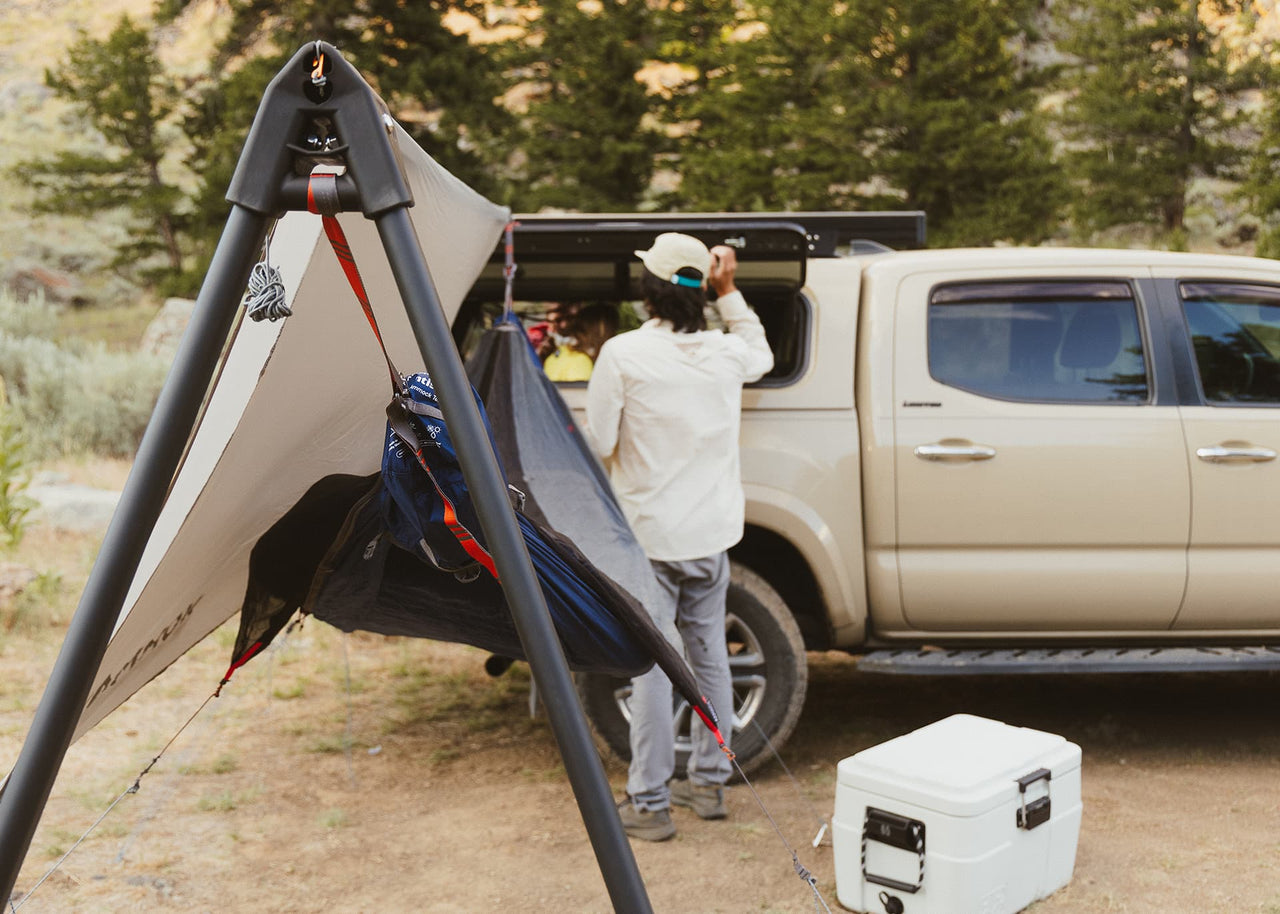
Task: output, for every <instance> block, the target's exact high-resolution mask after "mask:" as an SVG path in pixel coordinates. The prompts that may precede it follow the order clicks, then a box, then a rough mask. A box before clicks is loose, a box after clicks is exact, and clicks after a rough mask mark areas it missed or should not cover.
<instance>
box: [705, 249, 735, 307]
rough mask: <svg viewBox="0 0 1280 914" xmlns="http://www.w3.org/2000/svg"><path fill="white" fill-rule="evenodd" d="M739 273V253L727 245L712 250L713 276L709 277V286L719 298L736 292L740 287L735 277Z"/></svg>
mask: <svg viewBox="0 0 1280 914" xmlns="http://www.w3.org/2000/svg"><path fill="white" fill-rule="evenodd" d="M737 272H738V252H737V251H735V250H734V249H733V248H731V247H729V246H728V245H727V244H717V245H716V246H715V247H713V248H712V249H711V275H710V276H708V277H707V285H709V286H710V287H711V288H712V290H714V291H715V293H716V295H717V296H721V295H728V294H729V293H730V292H736V291H737V290H738V287H737V286H736V285H735V284H734V281H733V277H734V275H735V274H736V273H737Z"/></svg>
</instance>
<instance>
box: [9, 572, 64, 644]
mask: <svg viewBox="0 0 1280 914" xmlns="http://www.w3.org/2000/svg"><path fill="white" fill-rule="evenodd" d="M63 592H64V588H63V585H62V574H61V573H60V572H58V571H42V572H40V573H39V574H37V575H36V576H35V577H34V578H32V579H31V582H30V583H29V584H27V586H26V587H25V588H23V590H22V591H21V592H20V593H19V594H18V595H17V596H16V597H14V599H13V602H12V604H11V605H10V606H9V607H8V608H7V609H2V610H0V628H3V629H4V630H5V631H6V632H9V633H14V632H16V633H19V634H24V635H31V634H36V633H38V632H39V631H41V630H43V629H48V628H50V627H53V626H59V625H61V624H62V623H63V614H62V612H61V609H62V608H63V606H62V601H61V600H60V599H59V598H60V597H61V596H62V595H63Z"/></svg>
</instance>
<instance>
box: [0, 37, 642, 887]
mask: <svg viewBox="0 0 1280 914" xmlns="http://www.w3.org/2000/svg"><path fill="white" fill-rule="evenodd" d="M393 129H394V122H393V121H392V120H391V118H390V115H389V114H388V112H387V110H386V107H385V105H384V104H383V103H382V101H381V99H379V98H378V97H377V95H376V94H375V93H374V92H373V90H372V89H371V88H370V87H369V85H368V84H367V83H366V82H365V81H364V79H363V78H362V77H361V76H360V74H359V73H358V72H357V71H356V70H355V69H354V68H353V67H352V66H351V65H350V64H348V63H347V62H346V61H345V60H343V59H342V57H341V56H340V55H339V54H338V53H337V52H336V50H334V49H333V48H332V47H330V46H329V45H326V44H324V43H322V42H316V43H314V45H313V44H308V45H306V46H304V47H303V48H301V49H300V50H299V51H298V52H297V53H296V54H295V55H294V57H293V58H292V60H290V62H289V63H288V64H287V65H286V66H285V67H284V68H283V69H282V70H281V71H280V73H279V74H278V75H277V76H276V77H275V79H273V80H272V82H271V84H270V85H269V86H268V87H267V90H266V93H265V95H264V97H263V101H262V104H261V106H260V107H259V109H258V113H257V116H256V117H255V119H254V124H253V127H252V129H251V131H250V134H249V137H248V140H247V142H246V144H245V147H244V150H243V152H242V154H241V157H240V161H239V163H238V165H237V168H236V172H235V175H234V177H233V178H232V182H231V187H230V189H229V191H228V193H227V199H228V200H229V201H230V202H231V204H232V210H231V214H230V216H229V218H228V221H227V225H226V227H225V229H224V231H223V234H222V238H221V240H220V241H219V243H218V247H217V250H216V252H215V254H214V257H213V260H212V262H211V264H210V267H209V272H208V274H207V276H206V278H205V282H204V284H203V287H202V288H201V290H200V294H199V296H198V297H197V300H196V305H195V311H194V315H193V319H192V323H191V325H190V327H189V328H188V330H187V332H186V334H185V336H184V337H183V341H182V344H181V346H180V348H179V351H178V354H177V356H176V359H175V364H174V368H173V369H172V371H171V373H170V376H169V378H168V380H167V381H166V383H165V386H164V389H163V390H162V391H161V394H160V398H159V400H158V402H157V405H156V409H155V412H154V414H153V416H152V420H151V423H150V425H149V427H148V429H147V432H146V434H145V435H144V437H143V440H142V443H141V445H140V446H139V449H138V454H137V457H136V459H135V463H134V467H133V471H132V472H131V474H130V476H129V480H128V482H127V483H126V485H125V489H124V492H123V494H122V496H121V500H120V505H119V507H118V509H117V511H116V514H115V516H114V517H113V519H112V522H111V524H110V526H109V527H108V529H107V533H106V537H105V539H104V541H103V546H102V549H101V552H100V553H99V557H98V560H97V562H96V563H95V565H94V568H93V571H92V573H91V574H90V577H89V581H88V583H87V584H86V586H85V590H84V593H83V595H82V597H81V600H80V605H79V607H78V609H77V611H76V614H75V616H74V618H73V619H72V622H71V627H70V629H69V631H68V633H67V637H66V639H65V641H64V644H63V647H62V650H61V652H60V654H59V657H58V660H57V662H56V664H55V666H54V669H53V672H52V674H51V676H50V680H49V684H48V686H47V688H46V691H45V694H44V696H43V698H42V699H41V702H40V705H39V707H38V709H37V711H36V716H35V719H34V721H33V723H32V726H31V730H30V731H29V733H28V736H27V740H26V742H25V743H24V745H23V748H22V752H21V754H20V755H19V758H18V761H17V763H16V765H15V766H14V769H13V772H12V774H11V775H10V778H9V781H8V783H7V785H6V788H5V790H4V794H3V796H2V797H0V890H2V891H3V894H2V895H0V897H3V898H8V897H9V895H10V893H11V892H12V890H13V886H14V883H15V881H16V879H17V876H18V872H19V870H20V868H21V865H22V861H23V858H24V857H25V855H26V853H27V849H28V848H29V846H30V843H31V840H32V837H33V835H34V833H35V829H36V825H37V824H38V821H39V819H40V816H41V813H42V812H43V809H44V806H45V803H46V802H47V800H48V797H49V793H50V791H51V790H52V787H53V783H54V780H55V779H56V777H57V773H58V769H59V767H60V766H61V764H62V760H63V758H64V757H65V754H66V751H67V748H68V746H69V745H70V742H71V739H72V736H73V731H74V728H75V724H76V721H77V719H78V717H79V715H80V712H81V710H82V709H83V708H84V706H85V702H86V699H87V698H88V695H89V691H90V688H91V686H92V682H93V678H94V676H95V674H96V673H97V671H98V668H99V666H100V665H101V663H102V659H103V655H104V653H105V651H106V648H107V644H108V641H109V640H110V638H111V634H112V630H113V627H114V626H115V624H116V621H117V619H118V617H119V615H120V612H121V608H122V606H123V604H124V601H125V598H126V595H127V593H128V590H129V587H130V584H131V582H132V580H133V577H134V575H135V574H136V572H137V569H138V566H139V562H140V560H141V557H142V554H143V550H144V549H145V547H146V545H147V541H148V538H149V537H150V535H151V532H152V530H153V528H154V527H155V524H156V520H157V517H158V516H159V514H160V511H161V509H162V507H163V505H164V502H165V497H166V493H167V492H168V489H169V486H170V483H171V482H172V480H173V479H174V474H175V472H176V471H177V468H178V466H179V463H180V461H181V459H182V455H183V452H184V450H185V448H186V446H187V442H188V440H189V438H190V436H191V434H192V430H193V427H194V425H195V422H196V419H197V416H198V415H199V412H200V408H201V404H202V402H203V400H204V396H205V393H206V391H207V390H208V387H209V384H210V381H211V379H212V378H213V377H214V374H215V371H216V370H217V368H218V364H219V356H220V353H221V351H222V349H223V345H224V343H225V341H226V339H227V337H228V335H229V333H230V331H231V327H232V325H233V323H234V321H235V316H236V311H237V308H238V305H239V301H240V298H241V295H242V293H243V291H244V289H245V287H246V285H247V283H248V279H249V275H250V272H251V271H252V269H253V266H254V263H255V262H256V260H257V257H258V254H259V252H260V251H261V249H262V245H263V242H264V239H265V238H266V235H267V231H268V227H269V224H270V222H271V220H272V219H274V218H276V217H277V216H279V215H280V214H282V213H284V212H288V211H296V210H306V209H307V208H308V199H307V186H308V180H307V175H309V174H310V172H311V169H312V168H313V167H314V166H315V165H317V164H330V165H336V166H341V167H342V168H343V169H345V170H344V171H343V173H342V174H340V175H339V176H338V177H337V179H336V181H335V182H333V185H332V186H333V193H332V195H331V196H332V199H330V200H329V201H327V203H328V206H329V207H330V208H332V209H335V210H343V211H359V212H362V213H363V214H364V215H365V217H366V218H368V219H370V220H371V221H373V222H374V224H375V226H376V228H377V231H378V236H379V239H380V240H381V243H382V246H383V249H384V251H385V253H386V256H387V260H388V262H389V264H390V267H391V272H392V274H393V276H394V278H395V283H396V286H397V288H398V290H399V293H400V296H401V299H402V301H403V303H404V307H405V311H406V314H407V317H408V320H409V324H410V326H411V328H412V330H413V335H414V338H415V340H416V341H417V344H418V348H419V350H420V352H421V355H422V358H423V362H424V364H425V366H426V368H427V371H428V373H429V374H430V375H431V377H432V379H433V381H434V383H435V389H436V392H437V394H438V396H439V400H440V405H441V409H442V411H443V413H444V416H445V418H446V421H447V422H448V423H449V427H450V430H451V433H452V435H453V439H454V442H455V444H456V447H457V452H458V460H459V463H460V464H461V467H462V471H463V474H464V476H465V478H466V481H467V485H468V487H469V489H470V491H471V493H472V496H473V498H474V501H475V506H476V511H477V514H478V515H479V518H480V523H481V527H482V528H483V531H484V534H485V537H486V540H487V542H488V544H489V548H490V551H491V553H492V554H493V557H494V562H495V565H496V568H497V572H498V575H499V578H500V580H501V582H502V587H503V591H504V593H505V596H506V599H507V602H508V604H509V606H510V608H511V612H512V616H513V618H514V621H515V625H516V629H517V631H518V633H519V635H520V639H521V642H522V644H523V645H524V648H525V651H526V655H527V656H528V658H529V665H530V668H531V669H532V672H533V677H534V682H535V685H536V687H537V689H538V690H539V693H540V694H541V695H542V696H543V698H544V703H545V705H546V708H547V712H548V717H549V719H550V722H551V726H552V730H553V733H554V735H555V737H556V740H557V743H558V745H559V748H560V752H561V755H562V757H563V759H564V763H565V770H566V773H567V774H568V776H569V780H570V783H571V784H572V787H573V790H574V794H575V797H576V799H577V802H578V806H579V810H580V812H581V814H582V817H583V821H584V823H585V825H586V828H587V832H588V836H589V838H590V840H591V842H592V846H593V849H594V851H595V854H596V858H597V861H598V864H599V867H600V871H601V875H602V876H603V878H604V881H605V884H606V887H607V889H608V891H609V894H610V898H611V901H612V903H613V905H614V907H615V909H617V910H619V911H638V912H646V911H649V910H650V906H649V901H648V897H647V894H646V892H645V888H644V884H643V881H642V880H641V878H640V875H639V871H638V869H637V867H636V864H635V859H634V856H633V854H632V853H631V847H630V845H629V844H628V842H627V839H626V836H625V834H624V833H623V831H622V827H621V823H620V821H619V820H618V816H617V814H616V810H615V808H614V803H613V797H612V794H611V791H610V789H609V784H608V781H607V779H606V778H605V776H604V771H603V769H602V767H601V765H600V763H599V759H598V756H597V753H596V749H595V745H594V743H593V741H592V739H591V735H590V731H589V729H588V726H587V722H586V718H585V717H584V715H583V713H582V710H581V707H580V705H579V704H578V701H577V697H576V694H575V692H574V689H573V684H572V681H571V679H570V676H569V670H568V666H567V664H566V662H565V658H564V653H563V651H562V649H561V647H560V643H559V640H558V638H557V635H556V633H555V630H554V628H553V626H552V624H551V620H550V617H549V614H548V612H547V608H546V604H545V601H544V599H543V596H542V593H541V590H540V588H539V585H538V582H537V578H536V575H535V572H534V570H533V567H532V564H531V563H530V560H529V556H528V553H527V550H526V548H525V543H524V540H523V538H522V536H521V533H520V531H519V528H518V526H517V523H516V519H515V516H514V514H513V512H512V509H511V505H510V502H509V500H508V496H507V491H506V487H505V485H504V484H503V480H502V474H501V471H500V469H499V467H498V464H497V461H496V458H495V456H494V453H493V449H492V448H491V446H490V444H489V440H488V437H487V435H486V433H485V430H484V426H483V423H482V420H481V418H480V414H479V411H478V409H477V407H476V405H475V402H474V400H473V399H472V396H471V388H470V384H469V382H468V380H467V377H466V374H465V372H464V370H463V367H462V363H461V361H460V359H459V357H458V354H457V351H456V349H455V348H454V346H453V342H452V338H451V336H450V332H449V326H448V323H447V321H446V319H445V316H444V312H443V310H442V308H441V305H440V300H439V296H438V294H437V291H436V288H435V285H434V282H433V280H432V277H431V274H430V271H429V270H428V268H427V264H426V261H425V259H424V257H423V254H422V249H421V245H420V243H419V239H418V236H417V232H416V230H415V228H414V225H413V223H412V221H410V219H409V215H408V208H409V207H410V206H412V205H413V202H414V201H413V196H412V193H411V191H410V189H409V184H408V181H407V179H406V176H405V173H404V169H403V165H402V163H401V162H400V159H399V156H398V152H397V148H396V146H395V144H394V142H393V138H392V131H393Z"/></svg>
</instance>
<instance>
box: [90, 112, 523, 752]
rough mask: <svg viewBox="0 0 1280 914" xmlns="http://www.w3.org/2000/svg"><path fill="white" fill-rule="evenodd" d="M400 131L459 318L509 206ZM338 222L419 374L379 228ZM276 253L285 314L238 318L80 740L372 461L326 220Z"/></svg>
mask: <svg viewBox="0 0 1280 914" xmlns="http://www.w3.org/2000/svg"><path fill="white" fill-rule="evenodd" d="M397 139H398V142H399V144H400V150H401V156H402V159H403V162H404V166H405V170H406V172H407V173H408V177H409V182H410V186H411V188H412V190H413V196H414V206H413V207H412V208H411V209H410V210H409V212H410V215H411V217H412V219H413V222H414V225H415V227H416V228H417V232H418V236H419V238H420V240H421V242H422V247H423V253H424V254H425V257H426V261H427V266H428V268H429V270H430V272H431V276H432V278H433V279H434V281H435V284H436V287H437V289H438V291H439V293H440V299H441V302H442V303H443V305H444V307H445V311H446V313H447V314H448V316H449V317H450V318H451V319H452V317H453V315H454V314H455V313H456V311H457V309H458V306H459V304H460V303H461V301H462V298H463V296H464V295H465V294H466V292H467V290H468V289H469V288H470V287H471V284H472V283H473V282H474V281H475V278H476V276H477V275H478V274H479V272H480V270H481V268H482V267H483V265H484V263H485V261H486V260H487V259H488V257H489V255H490V254H491V253H492V252H493V250H494V246H495V245H496V244H497V242H498V240H499V238H500V236H501V232H502V228H503V226H504V224H505V223H506V221H507V219H508V218H509V213H508V212H507V210H505V209H504V208H502V207H499V206H496V205H494V204H493V203H490V202H489V201H488V200H486V199H484V198H483V197H481V196H480V195H478V194H476V193H475V192H474V191H472V190H471V189H470V188H469V187H467V186H466V185H465V184H463V183H462V182H460V181H458V180H457V179H456V178H454V177H453V176H452V175H450V174H449V173H448V172H447V171H445V170H444V169H443V168H441V167H440V166H439V165H438V164H437V163H436V162H435V161H434V160H432V159H431V158H430V157H429V156H428V155H427V154H426V153H424V152H423V151H422V150H421V149H420V148H419V147H418V146H417V145H416V144H415V143H414V142H413V141H412V140H411V139H410V138H409V137H408V135H407V134H405V133H404V132H403V131H400V132H399V133H398V134H397ZM341 222H342V226H343V229H344V231H345V232H346V234H347V237H348V238H349V240H350V242H351V249H352V252H353V254H354V255H355V260H356V263H357V265H358V266H359V268H360V272H361V275H362V276H363V278H364V281H365V285H366V287H367V288H368V290H369V298H370V300H371V301H372V303H373V308H374V311H375V313H376V315H377V318H378V322H379V325H380V326H381V328H382V333H383V336H384V338H385V339H386V341H387V346H388V349H389V351H390V353H391V358H392V360H393V361H394V362H395V363H396V367H397V368H399V369H400V370H401V371H403V372H412V371H417V370H420V369H421V368H422V367H423V365H422V356H421V354H420V353H419V351H418V345H417V341H416V340H415V339H414V336H413V333H412V331H411V329H410V326H409V321H408V318H407V316H406V313H405V310H404V305H403V303H402V302H401V300H400V296H399V293H398V291H397V290H396V286H395V282H394V279H393V278H392V275H391V270H390V267H389V265H388V263H387V259H386V257H385V255H384V254H383V250H382V245H381V242H380V241H379V238H378V233H377V229H376V227H375V226H374V224H373V223H372V222H370V221H369V220H367V219H365V218H364V217H363V216H361V215H359V214H352V215H344V216H342V217H341ZM271 261H272V263H273V265H275V266H277V267H278V268H279V269H280V271H281V273H282V274H283V280H284V284H285V286H286V289H287V293H288V301H289V305H290V307H291V308H292V309H293V315H292V316H291V317H289V318H286V319H285V320H283V321H279V322H277V323H269V322H265V321H264V322H262V323H254V322H252V321H248V320H245V321H243V322H242V323H241V325H240V328H239V330H238V331H237V333H236V336H235V339H234V342H233V344H232V346H231V349H230V352H229V355H228V357H227V360H226V364H225V366H224V368H223V370H222V373H221V375H220V377H219V379H218V382H217V385H216V387H215V388H214V390H213V393H212V395H211V397H210V399H209V403H208V408H207V410H206V412H205V414H204V417H203V419H202V421H201V424H200V427H199V429H198V430H197V433H196V436H195V438H194V441H193V442H192V444H191V447H190V450H189V453H188V456H187V459H186V460H185V462H184V463H183V465H182V468H181V470H180V471H179V473H178V475H177V478H176V479H175V480H174V485H173V488H172V490H171V492H170V494H169V498H168V500H167V502H166V503H165V507H164V510H163V512H162V513H161V516H160V519H159V522H158V523H157V525H156V528H155V531H154V532H153V534H152V536H151V538H150V540H149V542H148V545H147V548H146V552H145V553H144V555H143V558H142V562H141V564H140V566H139V569H138V573H137V575H136V576H135V578H134V581H133V586H132V587H131V589H130V591H129V595H128V597H127V598H126V600H125V608H124V611H123V612H122V614H121V618H120V621H119V622H118V624H117V626H116V630H115V633H114V634H113V635H112V638H111V643H110V645H109V646H108V648H107V653H106V657H105V659H104V660H103V663H102V666H101V668H100V670H99V672H98V675H97V676H96V678H95V679H94V682H93V686H92V689H91V690H90V698H89V702H88V704H87V705H86V707H85V710H84V712H83V714H82V715H81V718H80V722H79V724H78V726H77V728H76V733H75V736H76V737H77V738H78V737H79V736H80V735H81V734H83V733H84V732H85V731H86V730H88V729H90V728H91V727H93V726H94V725H95V724H97V723H98V722H99V721H100V720H102V719H103V718H104V717H105V716H106V715H107V714H109V713H110V712H111V711H112V710H114V709H115V708H117V707H118V706H119V705H120V704H121V703H122V702H124V701H125V700H126V699H127V698H129V696H131V695H133V694H134V692H136V691H137V690H138V689H139V688H141V687H142V686H143V685H145V684H146V683H147V682H149V681H150V680H151V679H152V678H154V677H155V676H157V675H158V674H159V673H160V672H162V671H163V670H164V669H165V668H166V667H168V666H169V665H170V664H171V663H173V662H174V661H175V660H176V659H178V658H179V657H180V656H182V654H183V653H185V652H186V651H187V650H188V649H190V648H191V646H192V645H194V644H196V643H197V642H198V641H200V639H202V638H204V637H205V636H206V635H208V634H209V633H210V632H211V631H213V630H214V629H215V628H217V627H218V626H219V625H221V624H222V623H223V622H225V621H226V620H227V619H228V618H229V617H231V616H232V615H233V614H234V613H236V612H237V611H238V610H239V608H240V604H241V601H242V600H243V598H244V593H245V586H246V583H247V581H248V569H249V552H250V550H251V549H252V548H253V546H254V544H255V543H256V542H257V540H258V538H259V537H260V536H261V535H262V534H263V533H264V532H266V530H267V529H268V528H269V527H271V525H272V524H274V523H275V522H276V521H277V520H278V519H279V518H280V517H281V515H283V514H284V513H285V511H287V510H288V509H289V508H290V507H292V506H293V504H294V503H295V502H296V501H297V500H298V499H299V498H300V497H301V496H302V494H303V493H304V492H306V490H307V489H308V488H309V487H310V486H311V485H312V483H314V482H316V481H317V480H318V479H320V478H321V477H323V476H326V475H328V474H331V473H360V474H367V473H374V472H376V471H377V470H378V468H379V464H380V460H381V453H382V439H383V427H384V423H385V413H384V411H383V410H384V407H385V406H386V403H387V401H388V399H389V397H390V393H391V389H390V381H389V379H388V377H387V369H386V364H385V362H383V360H382V356H381V354H380V353H379V351H378V348H377V343H376V342H375V340H374V337H373V334H372V332H371V331H370V329H369V326H368V324H367V323H366V321H365V318H364V315H363V313H362V312H361V310H360V306H359V304H358V303H357V302H356V300H355V297H354V295H353V294H352V292H351V290H350V288H349V287H348V285H347V281H346V279H345V277H344V275H343V273H342V270H341V268H340V267H339V265H338V261H337V259H336V258H335V257H334V255H333V252H332V251H331V250H330V249H329V246H328V242H327V240H326V239H325V236H324V233H323V231H322V229H321V224H320V217H319V216H313V215H310V214H308V213H291V214H289V215H288V216H286V217H285V218H284V219H283V220H281V222H280V223H279V224H278V225H277V226H276V230H275V234H274V236H273V238H272V241H271ZM439 345H441V346H452V345H453V342H452V340H448V339H444V340H440V341H439Z"/></svg>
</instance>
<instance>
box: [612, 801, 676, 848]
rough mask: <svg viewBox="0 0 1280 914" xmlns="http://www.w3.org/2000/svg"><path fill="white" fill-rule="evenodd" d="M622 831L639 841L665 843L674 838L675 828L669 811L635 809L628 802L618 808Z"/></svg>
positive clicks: (632, 804)
mask: <svg viewBox="0 0 1280 914" xmlns="http://www.w3.org/2000/svg"><path fill="white" fill-rule="evenodd" d="M618 817H619V818H621V819H622V830H623V831H625V832H626V833H627V834H628V835H630V836H631V837H632V838H639V839H640V840H641V841H666V840H667V839H668V838H673V837H675V833H676V826H675V823H674V822H672V821H671V810H669V809H637V808H636V805H635V804H634V803H632V802H631V801H630V800H628V801H626V803H625V805H623V806H620V807H619V808H618Z"/></svg>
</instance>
